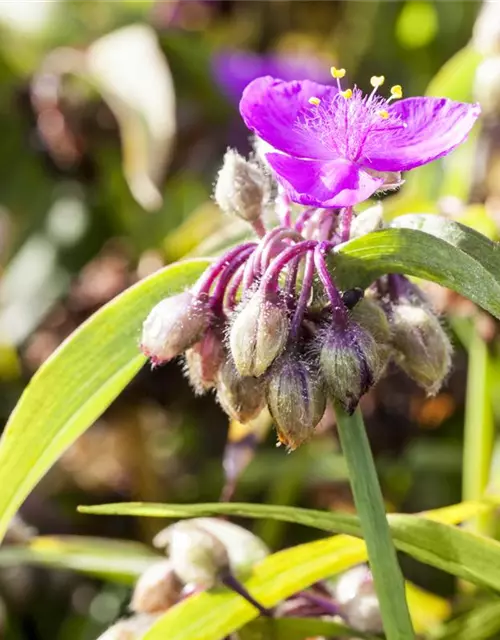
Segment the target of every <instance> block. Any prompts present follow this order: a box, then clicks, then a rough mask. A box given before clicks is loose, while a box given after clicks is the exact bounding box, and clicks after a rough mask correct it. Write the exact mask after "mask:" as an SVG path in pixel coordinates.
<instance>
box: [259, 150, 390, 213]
mask: <svg viewBox="0 0 500 640" xmlns="http://www.w3.org/2000/svg"><path fill="white" fill-rule="evenodd" d="M266 159H267V161H268V162H269V164H270V165H271V167H272V168H273V169H274V171H275V172H276V178H277V180H278V182H280V183H281V184H282V185H283V186H284V187H285V189H286V191H287V193H288V195H289V197H290V198H291V199H292V200H293V201H294V202H298V203H299V204H305V205H310V206H315V207H349V206H352V205H355V204H357V203H358V202H362V201H363V200H366V199H367V198H369V197H370V196H371V195H372V194H373V193H374V192H375V191H376V190H377V189H378V188H379V187H380V186H381V185H382V183H383V182H384V180H383V178H375V177H373V176H370V175H369V174H368V173H367V172H366V171H363V169H362V168H361V167H359V166H357V165H356V164H355V163H354V162H351V161H350V160H344V159H342V158H338V159H337V160H331V161H329V162H324V161H321V160H304V159H299V158H292V157H290V156H286V155H283V154H281V153H268V154H266Z"/></svg>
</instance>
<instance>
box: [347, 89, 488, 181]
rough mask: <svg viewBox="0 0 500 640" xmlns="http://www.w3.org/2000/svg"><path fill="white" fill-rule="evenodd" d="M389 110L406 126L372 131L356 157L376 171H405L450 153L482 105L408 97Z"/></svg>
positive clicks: (470, 126) (460, 140)
mask: <svg viewBox="0 0 500 640" xmlns="http://www.w3.org/2000/svg"><path fill="white" fill-rule="evenodd" d="M389 112H390V115H391V116H397V117H399V118H400V120H401V123H402V124H404V125H406V126H404V127H401V128H397V129H395V130H393V131H384V132H381V133H380V134H378V135H377V133H376V132H374V133H372V134H371V135H370V136H369V138H368V139H367V141H366V142H365V144H364V145H363V152H362V156H361V157H360V158H359V162H360V164H362V165H363V166H365V167H369V168H371V169H375V170H377V171H407V170H408V169H413V168H415V167H419V166H421V165H423V164H426V163H427V162H431V161H432V160H436V159H437V158H441V157H442V156H444V155H446V154H448V153H450V151H453V149H454V148H455V147H457V146H458V145H459V144H461V143H462V142H463V141H464V140H465V139H466V138H467V135H468V134H469V131H470V130H471V129H472V126H473V125H474V122H475V121H476V119H477V117H478V116H479V114H480V112H481V108H480V106H479V105H478V104H467V103H464V102H455V101H454V100H448V99H446V98H407V99H406V100H400V101H399V102H396V103H395V104H393V105H392V106H391V107H389Z"/></svg>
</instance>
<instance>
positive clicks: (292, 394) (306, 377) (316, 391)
mask: <svg viewBox="0 0 500 640" xmlns="http://www.w3.org/2000/svg"><path fill="white" fill-rule="evenodd" d="M266 399H267V406H268V408H269V411H270V413H271V416H272V417H273V420H274V422H275V425H276V431H277V432H278V439H279V441H280V442H281V443H282V444H284V445H286V446H287V447H288V448H289V449H291V450H292V451H293V450H294V449H296V448H297V447H299V446H300V445H301V444H303V443H304V442H305V441H306V440H308V439H309V438H310V437H311V436H312V435H313V433H314V429H315V428H316V426H317V425H318V423H319V421H320V420H321V418H322V417H323V414H324V413H325V408H326V396H325V392H324V389H323V383H322V380H321V378H320V376H319V372H317V371H314V370H313V368H312V366H311V365H310V364H309V363H306V362H304V360H302V359H300V358H299V356H298V355H297V354H296V353H295V352H294V351H287V352H285V353H284V354H283V355H282V356H281V357H280V358H279V359H278V360H276V362H275V363H274V364H273V366H272V367H271V369H270V371H269V375H268V378H267V387H266Z"/></svg>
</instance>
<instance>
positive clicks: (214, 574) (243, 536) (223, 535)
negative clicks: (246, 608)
mask: <svg viewBox="0 0 500 640" xmlns="http://www.w3.org/2000/svg"><path fill="white" fill-rule="evenodd" d="M153 543H154V545H155V546H156V547H159V548H164V547H168V554H169V558H170V561H171V562H172V564H173V566H174V567H176V569H175V570H176V573H177V575H178V576H179V578H180V579H181V580H182V581H183V582H185V583H186V584H190V583H191V584H196V585H197V586H200V587H206V588H208V587H211V586H214V585H215V584H216V583H217V582H218V580H219V579H220V578H222V577H224V576H225V575H227V574H228V573H229V574H231V575H234V576H238V577H240V578H243V579H244V578H246V577H248V575H249V574H250V573H251V571H252V568H253V566H254V565H255V564H256V563H257V562H260V561H261V560H263V559H264V558H265V557H266V556H267V555H268V554H269V550H268V548H267V547H266V545H265V544H264V543H263V542H262V541H261V540H260V539H259V538H257V536H254V535H253V534H252V533H250V532H249V531H247V530H246V529H243V528H242V527H239V526H238V525H235V524H233V523H232V522H226V521H224V520H218V519H217V518H193V519H192V520H186V521H184V522H178V523H176V524H174V525H172V526H170V527H167V528H166V529H164V530H163V531H161V532H160V533H159V534H158V535H157V536H156V537H155V539H154V541H153Z"/></svg>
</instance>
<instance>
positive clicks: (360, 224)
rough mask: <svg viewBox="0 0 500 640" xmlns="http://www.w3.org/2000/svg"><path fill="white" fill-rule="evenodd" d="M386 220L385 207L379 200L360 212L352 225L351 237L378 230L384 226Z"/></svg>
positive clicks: (358, 236)
mask: <svg viewBox="0 0 500 640" xmlns="http://www.w3.org/2000/svg"><path fill="white" fill-rule="evenodd" d="M383 221H384V209H383V207H382V205H381V204H380V203H379V202H378V203H377V204H376V205H374V206H373V207H369V208H368V209H366V210H365V211H363V212H362V213H359V214H358V215H357V216H356V217H355V218H354V220H353V221H352V225H351V234H350V239H351V240H352V239H353V238H360V237H361V236H365V235H366V234H367V233H371V232H372V231H378V229H381V228H382V226H383Z"/></svg>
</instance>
